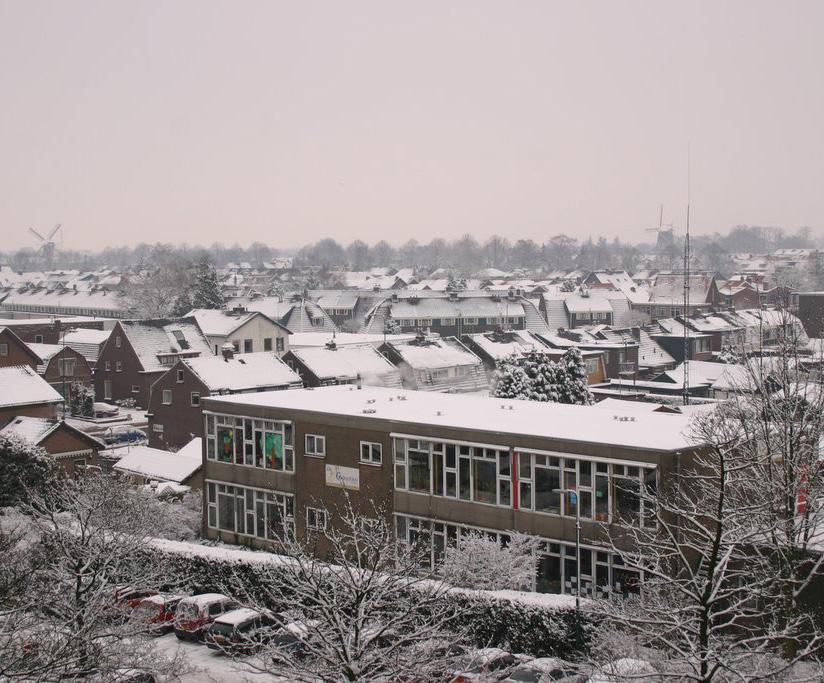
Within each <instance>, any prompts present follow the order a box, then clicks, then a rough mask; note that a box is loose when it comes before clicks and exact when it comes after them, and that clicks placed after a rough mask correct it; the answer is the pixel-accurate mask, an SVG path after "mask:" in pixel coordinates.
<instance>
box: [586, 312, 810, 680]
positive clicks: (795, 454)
mask: <svg viewBox="0 0 824 683" xmlns="http://www.w3.org/2000/svg"><path fill="white" fill-rule="evenodd" d="M786 323H787V324H786V326H785V325H780V326H779V328H780V329H781V330H783V332H782V333H780V334H779V335H778V338H777V339H776V340H775V344H774V346H773V347H772V348H771V350H770V351H771V353H772V354H773V355H771V356H765V354H766V353H767V350H766V349H762V350H761V353H760V354H759V355H758V356H757V357H754V358H750V359H749V360H748V361H746V362H745V364H744V365H743V366H740V367H743V368H744V371H743V372H742V373H740V375H739V376H738V379H737V380H736V382H737V386H736V387H735V389H736V390H735V391H734V392H733V394H732V397H731V398H730V399H729V400H727V401H725V402H723V403H721V404H719V405H718V406H717V407H716V408H714V409H713V410H711V411H710V412H707V413H700V414H699V415H698V416H696V417H695V418H694V419H693V421H692V427H691V435H692V438H693V441H694V443H695V446H696V449H697V450H696V451H695V453H694V454H693V455H692V456H691V457H689V454H683V455H682V457H683V458H685V460H684V462H683V464H680V463H679V466H678V467H677V468H676V470H675V471H674V472H673V476H672V478H671V481H669V482H667V483H664V482H662V484H663V485H662V487H661V490H660V491H658V490H656V489H655V487H654V485H653V484H652V483H650V486H649V487H647V488H643V489H640V490H638V489H634V490H626V491H622V492H621V495H622V496H624V497H625V499H626V500H634V501H636V503H635V506H634V507H632V506H630V509H632V510H633V512H632V514H630V515H627V516H626V517H625V518H624V519H621V520H618V522H617V523H616V524H613V525H609V526H604V531H605V534H606V536H607V538H608V539H609V545H610V549H611V551H612V552H613V553H616V554H617V555H619V556H620V558H621V560H622V561H623V563H624V564H625V565H626V566H628V567H630V568H633V569H636V570H638V571H639V572H642V573H643V577H644V578H643V582H642V584H641V594H640V597H636V598H630V599H628V600H609V601H604V602H603V603H602V604H601V608H602V610H603V615H604V618H605V623H606V624H607V625H608V626H609V628H612V629H616V628H617V629H618V630H620V631H622V632H624V633H626V634H629V635H630V636H633V637H635V638H636V639H638V641H639V642H643V643H645V644H648V645H650V646H652V647H654V648H657V649H658V650H660V651H661V652H662V653H663V655H664V662H663V664H662V665H661V667H659V668H661V669H662V670H663V671H664V672H665V673H666V674H667V675H671V676H678V677H681V678H682V679H683V680H694V681H702V682H704V681H713V680H746V681H753V680H765V679H770V678H772V677H775V676H780V675H782V674H786V672H787V671H789V670H791V669H792V668H793V667H795V666H796V665H797V664H798V663H799V662H802V661H805V660H811V659H813V658H814V657H817V656H818V655H819V654H820V653H821V651H822V648H824V628H822V622H821V618H820V615H819V614H818V613H817V611H818V607H819V599H820V598H819V596H818V593H819V591H820V586H821V583H820V582H821V579H822V573H824V572H822V547H821V545H820V538H821V528H820V524H821V504H822V472H821V468H820V455H819V439H820V438H821V435H822V427H824V392H822V390H821V386H820V385H817V384H813V383H811V382H810V381H809V377H808V376H807V373H806V371H805V370H804V362H803V357H802V356H801V355H800V354H799V348H798V343H797V337H796V335H795V333H794V329H795V327H794V324H793V323H792V319H791V317H790V316H787V317H786ZM816 675H818V676H820V675H821V670H820V669H816Z"/></svg>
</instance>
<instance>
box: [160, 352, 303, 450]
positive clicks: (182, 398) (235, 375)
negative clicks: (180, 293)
mask: <svg viewBox="0 0 824 683" xmlns="http://www.w3.org/2000/svg"><path fill="white" fill-rule="evenodd" d="M302 386H303V384H302V383H301V379H300V377H299V376H298V375H297V374H296V373H295V372H294V371H293V370H291V369H290V368H289V367H288V366H287V365H286V364H285V363H284V362H283V361H282V360H281V359H280V358H278V357H277V356H276V355H275V354H273V353H270V352H260V353H244V354H239V355H237V356H235V355H234V352H233V350H232V347H231V346H227V347H226V348H224V350H223V355H221V356H217V357H216V356H212V355H205V354H204V355H202V356H199V357H196V358H180V359H178V360H177V361H176V362H175V363H174V365H172V366H171V367H170V368H169V369H168V370H166V372H164V373H163V374H162V375H161V376H160V377H159V378H158V379H157V380H156V381H155V382H154V384H153V385H152V390H151V395H150V398H149V404H148V418H149V446H151V447H153V448H164V449H167V450H168V449H170V448H181V447H182V446H184V445H185V444H187V443H189V442H190V441H191V440H192V439H193V438H195V437H198V436H202V432H201V430H202V428H203V423H202V422H201V419H200V401H201V399H203V398H205V397H207V396H218V395H223V394H238V393H248V392H257V391H273V390H282V389H293V388H300V387H302Z"/></svg>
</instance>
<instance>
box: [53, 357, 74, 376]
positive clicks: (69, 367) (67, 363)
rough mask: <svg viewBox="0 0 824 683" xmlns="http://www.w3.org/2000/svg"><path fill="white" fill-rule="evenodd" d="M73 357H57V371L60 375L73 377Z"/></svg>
mask: <svg viewBox="0 0 824 683" xmlns="http://www.w3.org/2000/svg"><path fill="white" fill-rule="evenodd" d="M75 360H76V359H74V358H58V359H57V371H58V372H59V373H60V376H61V377H73V376H74V363H75Z"/></svg>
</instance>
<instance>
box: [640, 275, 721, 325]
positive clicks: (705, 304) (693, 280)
mask: <svg viewBox="0 0 824 683" xmlns="http://www.w3.org/2000/svg"><path fill="white" fill-rule="evenodd" d="M684 279H685V277H684V275H683V274H678V273H672V274H671V273H667V274H659V275H656V276H655V280H654V281H653V284H652V286H651V287H650V294H649V301H647V302H646V303H635V304H633V306H632V307H633V309H634V310H638V311H641V312H642V313H646V314H647V315H649V316H650V318H653V319H658V318H671V317H675V316H677V315H684V314H685V311H684ZM687 284H688V286H689V304H688V305H687V308H688V309H689V310H687V311H686V314H687V315H692V314H694V313H697V312H699V311H708V310H710V309H713V308H716V307H718V306H721V305H722V304H723V299H722V296H721V294H720V293H719V291H718V286H717V284H716V282H715V276H714V275H710V274H697V275H689V276H688V278H687Z"/></svg>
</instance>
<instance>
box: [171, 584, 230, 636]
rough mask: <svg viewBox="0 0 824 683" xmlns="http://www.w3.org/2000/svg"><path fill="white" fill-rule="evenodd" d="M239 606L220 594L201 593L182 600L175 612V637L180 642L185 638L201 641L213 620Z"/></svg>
mask: <svg viewBox="0 0 824 683" xmlns="http://www.w3.org/2000/svg"><path fill="white" fill-rule="evenodd" d="M239 606H240V605H238V604H237V602H235V601H234V600H232V598H229V597H227V596H225V595H221V594H220V593H203V594H201V595H193V596H191V597H188V598H183V599H182V600H181V601H180V602H179V603H178V604H177V611H176V612H175V619H174V628H175V635H176V636H177V637H178V638H180V639H181V640H183V639H184V638H187V639H189V640H200V641H202V640H203V636H204V634H205V632H206V630H207V629H208V628H209V626H211V624H212V622H213V621H214V620H215V619H217V618H218V617H219V616H220V615H222V614H223V613H224V612H228V611H230V610H233V609H236V608H237V607H239Z"/></svg>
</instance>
